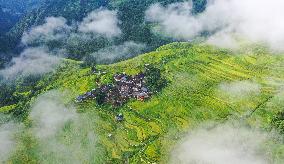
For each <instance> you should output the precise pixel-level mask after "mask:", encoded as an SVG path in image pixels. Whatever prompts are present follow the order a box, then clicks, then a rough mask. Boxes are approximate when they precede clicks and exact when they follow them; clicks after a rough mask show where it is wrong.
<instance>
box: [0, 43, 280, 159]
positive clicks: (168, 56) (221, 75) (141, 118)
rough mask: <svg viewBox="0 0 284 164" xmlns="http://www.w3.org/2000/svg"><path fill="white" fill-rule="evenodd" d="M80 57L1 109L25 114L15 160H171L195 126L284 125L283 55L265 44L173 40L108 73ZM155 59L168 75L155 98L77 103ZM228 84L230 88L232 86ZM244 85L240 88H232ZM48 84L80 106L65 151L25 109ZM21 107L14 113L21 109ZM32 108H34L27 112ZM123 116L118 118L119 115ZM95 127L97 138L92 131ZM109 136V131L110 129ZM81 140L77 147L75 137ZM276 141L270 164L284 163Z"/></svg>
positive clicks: (61, 136)
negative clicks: (234, 46)
mask: <svg viewBox="0 0 284 164" xmlns="http://www.w3.org/2000/svg"><path fill="white" fill-rule="evenodd" d="M80 64H81V63H80V62H75V61H71V60H65V61H64V64H62V66H61V67H60V68H58V70H57V72H55V73H52V74H50V75H47V76H46V78H44V79H42V80H41V81H40V82H38V83H37V84H35V85H33V87H34V88H37V91H36V92H32V89H34V88H32V89H31V87H22V89H21V91H18V92H17V93H14V95H20V96H21V99H22V101H20V103H18V104H14V105H13V104H11V105H10V106H6V107H2V108H0V111H2V112H5V113H12V114H14V115H17V114H18V116H21V117H23V118H24V120H23V122H24V124H25V130H24V132H23V133H20V134H18V135H17V140H18V143H20V144H18V146H17V150H16V152H14V153H13V155H12V157H10V159H9V161H10V162H12V163H76V162H75V161H76V160H80V161H84V162H83V163H127V162H129V163H155V162H156V163H167V161H168V159H169V156H168V155H169V152H170V150H171V148H172V147H173V146H174V145H175V144H176V143H177V142H178V140H179V139H181V138H182V136H183V135H184V134H185V133H187V132H188V131H189V130H190V129H193V128H194V127H197V126H198V125H200V124H202V123H205V122H208V121H212V122H216V123H223V122H226V121H228V120H237V121H240V120H241V122H242V123H243V124H245V125H246V126H248V127H253V128H255V127H258V128H261V129H263V130H264V131H271V130H272V129H277V130H279V131H281V129H282V130H283V129H284V126H283V125H284V118H283V117H281V116H282V115H281V113H280V112H281V110H282V109H283V104H284V98H283V97H282V96H281V95H283V93H282V92H283V90H282V89H281V88H282V86H283V80H284V67H283V65H284V56H283V55H277V54H269V53H267V52H266V50H265V49H264V48H261V47H258V46H255V47H254V48H249V49H248V48H244V49H243V50H242V51H240V52H231V51H228V50H225V49H217V48H214V47H211V46H207V45H195V44H190V43H172V44H169V45H165V46H162V47H160V48H158V49H157V50H156V51H153V52H151V53H147V54H143V55H140V56H138V57H135V58H133V59H130V60H127V61H122V62H119V63H116V64H112V65H99V66H97V69H99V70H101V71H106V72H107V73H106V74H94V73H92V71H91V69H90V68H86V69H82V68H81V67H80ZM145 64H151V65H153V66H154V67H156V68H158V69H160V70H161V73H162V76H163V77H164V78H165V79H166V80H167V81H168V83H167V86H166V87H165V88H163V89H162V91H160V92H158V93H156V94H154V95H153V96H152V97H151V98H150V99H149V100H147V101H145V102H143V101H137V100H130V101H129V102H127V103H126V104H125V105H123V106H121V107H119V108H112V107H111V106H110V105H97V104H96V101H94V100H89V101H86V102H83V103H75V102H74V100H75V98H76V97H77V96H78V95H80V94H83V93H85V92H87V91H89V90H91V89H93V88H96V87H98V86H97V85H96V81H99V82H101V83H102V84H107V83H110V82H112V77H113V75H114V74H115V73H117V72H120V73H121V72H125V73H126V74H130V75H134V74H137V73H139V72H140V71H143V70H144V69H145ZM228 86H229V87H228ZM230 86H231V88H234V87H241V88H242V89H239V90H241V91H240V92H241V93H239V92H238V91H234V90H233V89H231V90H230V89H228V88H230ZM48 90H57V91H60V92H65V94H64V96H62V97H61V98H60V99H61V101H63V102H64V104H66V105H67V106H68V105H74V106H75V107H76V109H77V113H79V116H80V118H81V120H80V123H78V122H76V121H73V122H68V123H67V124H66V125H65V126H64V128H63V129H61V130H60V132H59V133H58V134H57V135H56V139H55V140H57V142H58V144H60V145H65V146H70V148H71V149H72V152H71V153H69V154H68V153H66V154H64V153H63V154H64V155H62V154H60V153H59V154H57V153H56V152H49V151H48V150H47V149H45V148H44V146H42V145H41V144H42V143H41V142H40V141H38V140H37V139H36V137H35V136H34V135H33V133H32V130H31V128H30V127H32V124H33V120H32V119H31V117H30V116H28V115H27V114H25V110H24V109H29V106H30V104H33V102H35V101H36V95H39V94H40V93H41V94H42V93H45V92H47V91H48ZM20 110H22V113H21V112H16V111H20ZM28 111H29V110H28ZM118 113H122V114H123V115H124V121H122V122H117V121H116V120H115V116H116V115H117V114H118ZM90 132H93V133H94V134H95V136H96V142H95V144H94V143H93V142H91V141H90V140H89V139H88V137H89V135H88V134H89V133H90ZM110 134H111V135H110ZM79 141H80V143H82V144H80V146H79V147H76V146H74V145H76V144H75V143H76V142H79ZM274 142H276V141H271V143H268V146H269V147H272V148H271V150H272V152H271V154H270V155H271V156H272V157H271V158H272V159H273V161H272V163H279V164H280V163H283V162H284V161H283V160H284V144H283V143H274Z"/></svg>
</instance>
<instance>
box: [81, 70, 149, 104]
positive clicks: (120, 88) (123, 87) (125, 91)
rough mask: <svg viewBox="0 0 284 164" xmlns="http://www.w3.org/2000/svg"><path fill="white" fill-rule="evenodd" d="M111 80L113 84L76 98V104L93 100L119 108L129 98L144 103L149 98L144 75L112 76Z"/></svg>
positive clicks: (123, 74)
mask: <svg viewBox="0 0 284 164" xmlns="http://www.w3.org/2000/svg"><path fill="white" fill-rule="evenodd" d="M113 78H114V84H109V85H102V86H100V87H99V88H97V89H93V90H92V91H89V92H86V93H85V94H83V95H80V96H78V97H77V98H76V102H83V101H85V100H90V99H94V100H97V101H98V100H99V101H101V103H109V104H111V105H113V106H121V105H123V104H124V103H125V102H126V101H127V100H129V99H131V98H134V99H137V100H140V101H144V100H145V99H147V98H149V97H150V96H151V92H150V91H149V90H148V88H147V86H146V84H145V74H144V73H139V74H137V75H134V76H130V75H127V74H125V73H122V74H116V75H114V77H113Z"/></svg>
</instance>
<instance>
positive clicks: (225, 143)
mask: <svg viewBox="0 0 284 164" xmlns="http://www.w3.org/2000/svg"><path fill="white" fill-rule="evenodd" d="M273 138H274V136H273V134H269V133H267V132H263V131H261V130H258V129H255V128H250V127H247V126H244V125H241V124H239V123H225V124H222V125H217V126H212V124H211V126H202V127H200V128H197V129H195V130H192V131H191V132H190V133H189V134H188V135H187V136H186V137H185V138H184V139H183V140H182V141H181V142H180V143H179V144H178V145H177V146H176V148H175V149H174V150H173V151H172V153H171V163H175V164H177V163H180V164H228V163H230V164H267V163H273V162H272V161H271V158H270V155H271V150H270V149H269V148H268V146H266V144H268V142H269V141H271V140H272V139H273Z"/></svg>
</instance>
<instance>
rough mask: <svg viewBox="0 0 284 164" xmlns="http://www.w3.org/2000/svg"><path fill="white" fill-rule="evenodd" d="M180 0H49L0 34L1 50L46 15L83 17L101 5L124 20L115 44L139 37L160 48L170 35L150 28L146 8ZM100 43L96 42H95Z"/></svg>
mask: <svg viewBox="0 0 284 164" xmlns="http://www.w3.org/2000/svg"><path fill="white" fill-rule="evenodd" d="M180 1H181V0H146V1H138V0H120V1H114V0H99V1H98V0H75V1H74V0H60V1H58V0H47V1H45V2H44V3H43V4H42V5H41V6H40V7H38V8H36V9H34V10H31V12H29V13H27V14H26V15H25V16H24V17H23V18H22V19H21V20H20V21H19V22H18V23H17V24H16V25H15V26H14V27H13V28H12V29H11V30H9V31H8V32H7V33H6V34H5V36H3V37H2V39H1V38H0V40H1V42H3V43H2V44H1V45H0V52H1V51H2V52H3V51H15V48H16V47H17V45H18V44H19V43H20V40H21V37H22V34H23V32H24V31H28V30H29V29H30V28H31V27H34V26H37V25H40V24H42V23H43V22H44V19H45V18H46V17H51V16H54V17H60V16H61V17H64V18H66V19H67V20H68V23H74V22H79V21H81V20H82V19H83V18H84V17H86V16H87V14H88V13H90V12H91V11H93V10H96V9H99V8H101V7H103V8H108V9H110V10H116V11H117V12H118V19H119V20H121V24H120V27H121V30H122V36H121V37H120V38H119V39H118V40H116V41H115V44H118V43H120V44H121V43H122V42H124V41H136V42H143V43H145V44H147V45H148V46H149V47H150V49H153V48H157V47H158V46H161V45H163V44H166V43H169V42H170V39H169V38H164V37H161V36H157V35H155V34H153V33H152V32H151V26H150V24H149V23H146V22H145V20H144V17H145V14H144V12H145V11H146V9H147V8H148V7H149V6H150V5H151V4H154V3H158V2H159V3H162V4H170V3H174V2H180ZM205 5H206V0H194V1H193V6H194V10H193V12H195V13H198V12H202V11H203V10H204V8H205ZM92 46H94V47H95V46H97V45H92Z"/></svg>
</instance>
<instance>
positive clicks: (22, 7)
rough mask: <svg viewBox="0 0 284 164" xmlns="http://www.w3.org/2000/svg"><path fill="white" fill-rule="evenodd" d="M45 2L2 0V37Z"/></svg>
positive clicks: (0, 25) (0, 30)
mask: <svg viewBox="0 0 284 164" xmlns="http://www.w3.org/2000/svg"><path fill="white" fill-rule="evenodd" d="M41 2H43V0H25V1H23V0H8V1H7V0H0V35H1V34H3V33H5V32H7V31H9V30H10V29H11V28H12V27H13V26H14V25H15V24H16V23H17V22H18V21H19V20H20V19H21V18H22V17H23V16H24V15H25V14H26V13H27V12H29V11H31V10H33V9H35V8H37V7H38V6H39V5H40V3H41Z"/></svg>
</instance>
